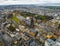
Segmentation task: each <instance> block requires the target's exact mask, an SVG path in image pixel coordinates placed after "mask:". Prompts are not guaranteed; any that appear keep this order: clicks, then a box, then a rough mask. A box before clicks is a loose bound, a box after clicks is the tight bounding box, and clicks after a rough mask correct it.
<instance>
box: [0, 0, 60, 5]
mask: <svg viewBox="0 0 60 46" xmlns="http://www.w3.org/2000/svg"><path fill="white" fill-rule="evenodd" d="M45 3H60V0H0V5H9V4H40V5H42V4H45Z"/></svg>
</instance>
